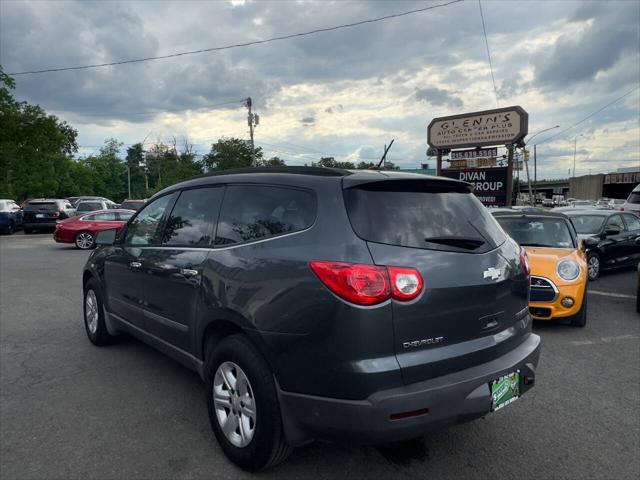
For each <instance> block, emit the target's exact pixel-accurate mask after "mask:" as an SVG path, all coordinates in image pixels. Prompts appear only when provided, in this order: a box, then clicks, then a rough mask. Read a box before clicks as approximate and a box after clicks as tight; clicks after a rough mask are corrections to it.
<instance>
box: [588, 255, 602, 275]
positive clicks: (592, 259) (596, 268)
mask: <svg viewBox="0 0 640 480" xmlns="http://www.w3.org/2000/svg"><path fill="white" fill-rule="evenodd" d="M592 263H593V265H592ZM601 270H602V262H601V259H600V255H598V254H597V253H593V252H592V253H589V255H587V275H588V276H589V281H590V282H592V281H594V280H597V279H598V277H599V276H600V271H601Z"/></svg>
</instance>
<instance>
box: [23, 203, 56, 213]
mask: <svg viewBox="0 0 640 480" xmlns="http://www.w3.org/2000/svg"><path fill="white" fill-rule="evenodd" d="M57 209H58V203H57V202H29V203H27V206H26V207H25V211H27V212H29V211H32V212H33V211H35V210H38V211H41V212H52V211H54V210H57Z"/></svg>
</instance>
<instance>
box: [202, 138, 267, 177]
mask: <svg viewBox="0 0 640 480" xmlns="http://www.w3.org/2000/svg"><path fill="white" fill-rule="evenodd" d="M262 156H263V153H262V148H261V147H256V149H255V158H256V164H260V163H261V162H262ZM251 163H252V162H251V142H249V140H242V139H240V138H221V139H220V140H218V141H217V142H216V143H214V144H213V145H211V151H210V152H209V153H207V154H206V155H205V156H204V157H203V159H202V164H203V167H204V169H205V170H206V171H217V170H228V169H230V168H243V167H250V166H251Z"/></svg>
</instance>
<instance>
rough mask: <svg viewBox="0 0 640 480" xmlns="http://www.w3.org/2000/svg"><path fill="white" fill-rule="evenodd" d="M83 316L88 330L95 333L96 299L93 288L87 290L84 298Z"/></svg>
mask: <svg viewBox="0 0 640 480" xmlns="http://www.w3.org/2000/svg"><path fill="white" fill-rule="evenodd" d="M84 317H85V321H86V322H87V328H88V329H89V332H90V333H91V334H92V335H95V333H96V331H97V330H98V299H97V298H96V293H95V292H94V291H93V290H88V291H87V296H86V298H85V300H84Z"/></svg>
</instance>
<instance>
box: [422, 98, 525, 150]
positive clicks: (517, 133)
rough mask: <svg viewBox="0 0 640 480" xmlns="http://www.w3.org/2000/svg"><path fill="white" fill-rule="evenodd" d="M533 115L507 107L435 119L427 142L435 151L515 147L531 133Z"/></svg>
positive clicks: (430, 125)
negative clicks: (482, 147) (514, 145)
mask: <svg viewBox="0 0 640 480" xmlns="http://www.w3.org/2000/svg"><path fill="white" fill-rule="evenodd" d="M528 128H529V114H527V112H525V111H524V110H523V109H522V107H518V106H514V107H506V108H498V109H495V110H485V111H483V112H473V113H464V114H462V115H453V116H450V117H440V118H434V119H433V120H432V121H431V123H430V124H429V127H428V128H427V139H428V140H427V142H428V143H429V146H430V147H432V148H437V149H439V150H448V149H452V148H465V147H478V146H481V145H489V146H490V145H512V144H516V143H518V142H519V141H521V140H522V139H523V138H524V137H525V136H526V135H527V133H528V131H529V130H528Z"/></svg>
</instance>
